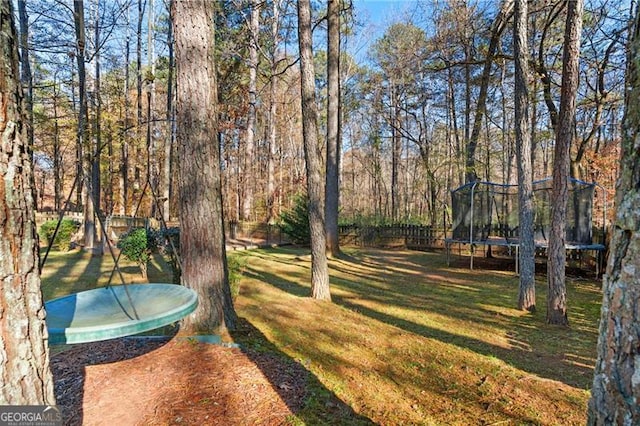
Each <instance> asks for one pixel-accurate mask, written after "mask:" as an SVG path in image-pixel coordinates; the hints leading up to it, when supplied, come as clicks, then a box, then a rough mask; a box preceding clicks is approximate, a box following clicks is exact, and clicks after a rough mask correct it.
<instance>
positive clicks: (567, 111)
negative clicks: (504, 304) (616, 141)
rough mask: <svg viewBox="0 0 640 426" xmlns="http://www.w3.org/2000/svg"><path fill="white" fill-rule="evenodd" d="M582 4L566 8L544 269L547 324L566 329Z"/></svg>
mask: <svg viewBox="0 0 640 426" xmlns="http://www.w3.org/2000/svg"><path fill="white" fill-rule="evenodd" d="M583 6H584V3H583V0H576V1H571V2H569V4H568V5H567V22H566V24H565V33H564V34H565V35H564V51H563V57H562V88H561V91H560V114H559V116H558V126H557V128H556V146H555V150H554V159H553V190H552V194H551V232H550V236H549V249H548V253H547V255H548V266H547V282H548V288H549V290H548V293H547V322H548V323H549V324H558V325H568V323H569V321H568V319H567V294H566V293H567V291H566V286H565V263H566V255H567V253H566V251H565V239H566V224H565V222H566V218H567V197H568V177H569V161H570V157H569V149H570V147H571V140H572V138H573V134H574V132H575V125H574V120H575V113H576V93H577V92H578V79H579V74H578V71H579V70H578V62H579V58H580V33H581V31H582V10H583Z"/></svg>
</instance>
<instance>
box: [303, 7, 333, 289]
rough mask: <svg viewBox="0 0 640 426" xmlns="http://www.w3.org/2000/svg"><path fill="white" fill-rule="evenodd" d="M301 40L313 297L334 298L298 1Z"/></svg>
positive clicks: (307, 21) (306, 30)
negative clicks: (332, 295) (330, 282)
mask: <svg viewBox="0 0 640 426" xmlns="http://www.w3.org/2000/svg"><path fill="white" fill-rule="evenodd" d="M298 43H299V46H300V95H301V96H300V98H301V102H302V136H303V140H304V154H305V160H306V164H307V195H308V196H309V226H310V231H311V296H312V297H313V298H314V299H321V300H331V294H330V292H329V268H328V265H327V254H326V237H325V231H324V206H323V199H324V194H323V184H324V179H322V171H321V170H322V168H321V164H320V163H321V161H320V158H321V154H320V146H319V143H318V107H317V104H316V95H315V71H314V65H313V53H312V50H311V45H312V35H311V5H310V1H309V0H299V1H298Z"/></svg>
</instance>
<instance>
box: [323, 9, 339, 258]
mask: <svg viewBox="0 0 640 426" xmlns="http://www.w3.org/2000/svg"><path fill="white" fill-rule="evenodd" d="M327 7H328V9H327V44H328V47H327V98H328V99H327V164H326V169H327V177H326V194H325V221H326V222H325V229H326V233H327V251H328V253H329V254H330V255H331V256H333V257H337V256H339V255H340V241H339V238H338V204H339V201H340V178H339V169H340V145H341V143H340V0H329V1H328V5H327Z"/></svg>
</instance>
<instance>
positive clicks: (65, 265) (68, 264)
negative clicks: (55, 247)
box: [42, 250, 103, 300]
mask: <svg viewBox="0 0 640 426" xmlns="http://www.w3.org/2000/svg"><path fill="white" fill-rule="evenodd" d="M54 256H55V257H53V256H51V257H49V260H48V261H47V264H45V266H44V268H43V279H42V294H43V297H44V300H50V299H53V298H56V297H60V296H66V295H68V294H72V293H78V292H80V291H84V290H89V289H92V288H97V287H98V286H97V285H96V282H97V280H98V278H97V277H100V272H101V269H102V264H103V256H91V254H90V253H87V252H84V251H82V250H76V251H75V252H73V253H63V255H59V254H57V253H56V254H54ZM86 257H89V261H88V262H87V261H86V260H85V258H86ZM85 262H86V266H85V268H84V269H83V270H82V271H79V272H78V271H73V269H74V267H75V266H76V265H77V264H82V263H85ZM48 271H54V272H53V274H51V275H49V274H48ZM72 271H73V272H72Z"/></svg>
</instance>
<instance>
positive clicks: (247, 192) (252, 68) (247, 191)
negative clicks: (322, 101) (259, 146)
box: [240, 0, 262, 220]
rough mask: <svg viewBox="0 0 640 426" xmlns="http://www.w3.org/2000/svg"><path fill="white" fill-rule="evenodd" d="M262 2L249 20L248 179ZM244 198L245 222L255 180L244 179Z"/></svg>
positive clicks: (253, 0)
mask: <svg viewBox="0 0 640 426" xmlns="http://www.w3.org/2000/svg"><path fill="white" fill-rule="evenodd" d="M261 4H262V1H261V0H251V18H250V20H249V32H250V40H249V111H248V112H247V138H246V140H245V159H244V164H245V167H244V175H245V176H246V177H248V176H252V175H255V173H256V171H255V169H253V167H252V165H253V164H254V161H255V158H254V153H253V151H254V149H255V139H256V115H257V102H258V93H257V91H258V89H257V79H258V38H259V37H260V8H261ZM243 182H244V198H243V199H242V214H241V215H240V217H241V218H242V219H243V220H249V219H250V218H251V210H252V209H253V194H254V182H255V180H254V179H244V180H243Z"/></svg>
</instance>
